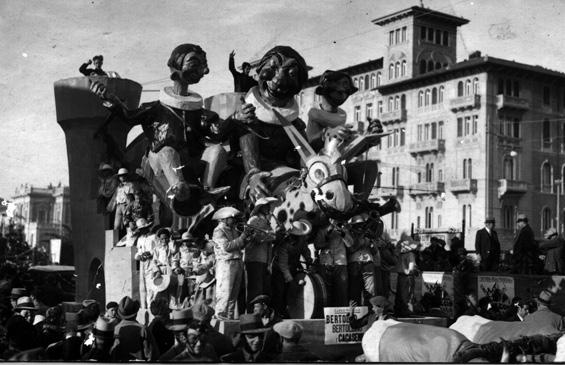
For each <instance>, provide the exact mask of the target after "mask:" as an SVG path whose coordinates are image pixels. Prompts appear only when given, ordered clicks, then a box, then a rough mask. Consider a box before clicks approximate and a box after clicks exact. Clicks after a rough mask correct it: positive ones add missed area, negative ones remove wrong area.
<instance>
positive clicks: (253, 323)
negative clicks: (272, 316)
mask: <svg viewBox="0 0 565 365" xmlns="http://www.w3.org/2000/svg"><path fill="white" fill-rule="evenodd" d="M239 334H240V336H241V341H240V342H239V344H238V347H237V348H236V350H235V351H234V352H232V353H231V354H227V355H224V356H222V357H221V358H220V360H221V361H222V362H271V361H273V360H274V359H275V358H276V357H277V356H278V354H279V353H280V336H279V335H278V334H277V333H276V332H275V331H273V330H272V328H269V327H264V326H263V322H261V317H260V316H259V315H258V314H242V315H241V316H240V317H239Z"/></svg>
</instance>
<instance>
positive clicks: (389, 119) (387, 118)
mask: <svg viewBox="0 0 565 365" xmlns="http://www.w3.org/2000/svg"><path fill="white" fill-rule="evenodd" d="M380 119H381V123H382V124H383V125H387V124H391V123H400V122H405V121H406V109H400V110H394V111H392V112H388V113H382V114H381V118H380Z"/></svg>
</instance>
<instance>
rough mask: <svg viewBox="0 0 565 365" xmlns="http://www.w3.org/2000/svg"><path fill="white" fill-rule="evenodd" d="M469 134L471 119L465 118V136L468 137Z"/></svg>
mask: <svg viewBox="0 0 565 365" xmlns="http://www.w3.org/2000/svg"><path fill="white" fill-rule="evenodd" d="M470 132H471V117H465V135H466V136H468V135H469V134H470Z"/></svg>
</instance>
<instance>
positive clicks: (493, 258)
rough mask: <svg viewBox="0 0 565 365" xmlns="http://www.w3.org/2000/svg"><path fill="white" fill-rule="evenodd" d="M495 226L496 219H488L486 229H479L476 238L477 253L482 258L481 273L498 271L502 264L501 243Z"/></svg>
mask: <svg viewBox="0 0 565 365" xmlns="http://www.w3.org/2000/svg"><path fill="white" fill-rule="evenodd" d="M494 225H495V220H494V218H493V217H487V218H486V219H485V228H483V229H479V230H478V231H477V235H476V236H475V251H476V252H477V254H478V255H479V258H480V262H481V271H496V269H497V268H498V264H499V263H500V242H499V241H498V235H497V234H496V231H495V230H494Z"/></svg>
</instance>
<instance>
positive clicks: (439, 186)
mask: <svg viewBox="0 0 565 365" xmlns="http://www.w3.org/2000/svg"><path fill="white" fill-rule="evenodd" d="M409 188H410V192H409V194H410V195H412V196H418V195H438V194H441V193H443V192H445V184H444V183H442V182H423V183H418V184H413V185H410V187H409Z"/></svg>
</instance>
